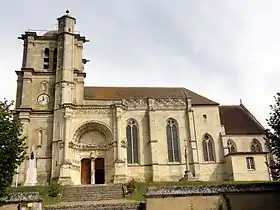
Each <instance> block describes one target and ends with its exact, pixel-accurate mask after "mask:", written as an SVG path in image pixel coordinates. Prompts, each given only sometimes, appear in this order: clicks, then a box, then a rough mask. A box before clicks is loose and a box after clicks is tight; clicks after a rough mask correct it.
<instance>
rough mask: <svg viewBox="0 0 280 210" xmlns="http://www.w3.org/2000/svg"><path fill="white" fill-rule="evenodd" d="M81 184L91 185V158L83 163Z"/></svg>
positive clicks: (83, 160)
mask: <svg viewBox="0 0 280 210" xmlns="http://www.w3.org/2000/svg"><path fill="white" fill-rule="evenodd" d="M81 184H91V160H90V159H89V158H85V159H82V161H81Z"/></svg>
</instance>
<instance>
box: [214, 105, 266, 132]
mask: <svg viewBox="0 0 280 210" xmlns="http://www.w3.org/2000/svg"><path fill="white" fill-rule="evenodd" d="M219 110H220V120H221V124H222V125H224V127H225V132H226V134H227V135H242V134H264V130H265V129H264V127H263V126H262V125H261V124H260V123H259V122H258V121H257V120H256V118H255V117H254V116H253V115H252V114H251V113H250V112H249V111H248V110H247V109H246V107H245V106H244V105H242V104H241V105H235V106H219Z"/></svg>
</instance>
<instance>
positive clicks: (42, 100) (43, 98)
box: [37, 94, 50, 105]
mask: <svg viewBox="0 0 280 210" xmlns="http://www.w3.org/2000/svg"><path fill="white" fill-rule="evenodd" d="M37 102H38V104H40V105H47V104H48V103H49V102H50V97H49V96H48V95H47V94H41V95H39V96H38V98H37Z"/></svg>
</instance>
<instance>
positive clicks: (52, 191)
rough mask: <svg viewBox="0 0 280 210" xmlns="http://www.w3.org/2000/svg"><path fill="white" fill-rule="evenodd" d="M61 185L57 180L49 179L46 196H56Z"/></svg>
mask: <svg viewBox="0 0 280 210" xmlns="http://www.w3.org/2000/svg"><path fill="white" fill-rule="evenodd" d="M60 189H61V186H60V184H59V183H58V182H57V181H54V180H51V181H50V185H49V187H48V196H49V197H58V196H59V194H60Z"/></svg>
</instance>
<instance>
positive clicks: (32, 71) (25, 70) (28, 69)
mask: <svg viewBox="0 0 280 210" xmlns="http://www.w3.org/2000/svg"><path fill="white" fill-rule="evenodd" d="M25 72H29V73H31V75H40V76H41V75H42V76H45V75H55V74H56V72H55V71H35V69H34V68H21V71H19V70H16V74H17V75H18V76H19V75H21V76H23V74H24V73H25Z"/></svg>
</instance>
